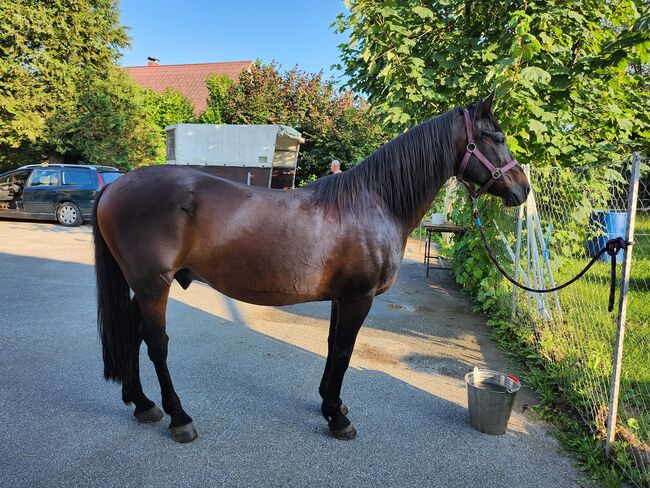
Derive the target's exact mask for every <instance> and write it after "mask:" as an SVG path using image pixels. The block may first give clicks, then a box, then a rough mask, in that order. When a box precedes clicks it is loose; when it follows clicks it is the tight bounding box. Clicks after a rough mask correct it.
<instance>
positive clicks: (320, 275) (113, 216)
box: [93, 97, 529, 442]
mask: <svg viewBox="0 0 650 488" xmlns="http://www.w3.org/2000/svg"><path fill="white" fill-rule="evenodd" d="M491 105H492V97H489V98H488V99H487V100H485V101H479V102H477V103H475V104H473V105H471V106H470V107H468V113H469V117H468V118H467V124H468V127H466V125H465V124H466V123H465V121H464V117H465V116H464V113H465V109H453V110H450V111H449V112H446V113H444V114H442V115H440V116H438V117H435V118H433V119H431V120H429V121H427V122H424V123H423V124H420V125H418V126H417V127H415V128H413V129H411V130H409V131H408V132H406V133H404V134H402V135H400V136H399V137H397V138H396V139H394V140H392V141H390V142H389V143H387V144H385V145H384V146H382V147H381V148H380V149H378V150H377V151H376V152H374V153H373V154H371V155H370V156H368V158H367V159H366V160H365V161H363V162H362V163H360V164H359V165H357V166H355V167H354V168H352V169H350V170H348V171H346V172H344V173H341V174H337V175H331V176H327V177H325V178H322V179H320V180H318V181H316V182H314V183H312V184H311V185H309V186H307V187H304V188H300V189H296V190H291V191H286V190H269V189H264V188H257V187H252V186H245V185H241V184H237V183H233V182H230V181H227V180H224V179H221V178H217V177H214V176H210V175H208V174H206V173H203V172H201V171H198V170H194V169H190V168H184V167H174V166H154V167H146V168H142V169H138V170H135V171H132V172H130V173H128V174H127V175H125V176H123V177H122V178H120V179H118V180H117V181H115V182H114V183H112V184H111V185H109V186H108V187H106V188H105V189H104V191H103V192H102V193H100V195H99V196H98V198H97V202H96V204H95V205H96V207H95V215H96V219H95V223H94V226H93V233H94V238H95V257H96V272H97V288H98V321H99V330H100V335H101V340H102V346H103V359H104V376H105V377H106V379H108V380H114V381H117V382H121V383H122V399H123V400H124V402H125V403H127V404H129V403H133V404H135V412H134V415H135V416H136V418H137V419H138V420H139V421H141V422H156V421H158V420H160V419H161V418H162V417H163V413H162V412H161V411H160V409H158V407H156V406H155V404H154V403H153V402H152V401H151V400H149V398H147V396H145V394H144V392H143V391H142V386H141V384H140V375H139V364H138V362H139V360H138V357H139V350H140V344H141V342H142V340H144V341H145V343H146V344H147V351H148V355H149V358H150V359H151V361H152V362H153V364H154V367H155V369H156V373H157V376H158V380H159V382H160V388H161V393H162V407H163V409H164V411H165V412H166V413H167V414H169V415H170V416H171V424H170V429H171V432H172V437H173V438H174V440H176V441H178V442H189V441H192V440H193V439H195V438H196V436H197V433H196V429H195V428H194V425H193V423H192V419H191V418H190V416H189V415H188V414H187V413H185V411H184V410H183V407H182V406H181V401H180V399H179V398H178V395H176V393H175V391H174V387H173V385H172V380H171V376H170V373H169V371H168V369H167V362H166V360H167V343H168V337H167V334H166V332H165V311H166V308H167V299H168V296H169V289H170V286H171V284H172V282H173V281H174V280H177V281H178V282H179V283H180V284H181V286H183V287H184V288H187V287H188V286H189V285H190V283H191V282H192V281H193V280H200V281H203V282H205V283H208V284H210V285H211V286H212V287H214V288H215V289H217V290H218V291H220V292H221V293H223V294H225V295H227V296H229V297H232V298H234V299H237V300H242V301H244V302H249V303H254V304H258V305H274V306H276V305H288V304H294V303H301V302H309V301H319V300H329V301H331V302H332V314H331V319H330V328H329V339H328V355H327V361H326V363H325V371H324V373H323V378H322V381H321V383H320V388H319V392H320V395H321V397H322V413H323V416H324V417H325V418H326V419H327V421H328V425H329V430H330V432H331V434H332V435H333V436H334V437H336V438H340V439H351V438H353V437H354V436H355V434H356V431H355V429H354V427H353V426H352V425H351V424H350V421H349V420H348V418H347V408H346V407H345V406H344V405H343V404H342V402H341V398H340V392H341V385H342V383H343V376H344V374H345V371H346V370H347V368H348V364H349V361H350V357H351V355H352V350H353V348H354V343H355V339H356V337H357V332H358V331H359V328H360V327H361V324H362V323H363V321H364V319H365V318H366V315H367V314H368V311H369V310H370V306H371V305H372V301H373V299H374V297H375V296H376V295H379V294H380V293H384V292H385V291H386V290H388V289H389V288H390V287H391V285H392V284H393V283H394V281H395V278H396V277H397V272H398V270H399V268H400V264H401V262H402V257H403V254H404V248H405V245H406V240H407V237H408V235H409V234H410V232H411V231H412V230H413V229H414V228H415V227H416V225H417V224H418V223H419V221H420V220H421V218H422V216H423V215H424V214H425V212H426V211H427V209H428V208H429V206H430V205H431V202H432V200H433V199H434V197H435V196H436V194H437V193H438V191H439V189H440V188H441V186H442V185H443V184H444V183H445V182H446V181H447V180H448V179H449V178H450V177H451V176H453V175H454V174H457V173H458V171H459V169H460V168H459V166H460V165H461V159H463V155H464V154H466V148H467V146H468V138H470V137H471V134H472V132H471V131H473V134H474V137H475V146H474V147H476V148H478V149H480V151H481V152H482V153H483V154H484V155H485V156H486V157H487V158H488V159H489V160H490V161H491V162H492V163H494V166H496V167H498V168H501V167H504V165H507V164H510V165H511V166H512V171H508V172H507V173H504V174H503V175H499V177H498V179H496V180H495V181H494V182H493V184H492V185H491V186H490V189H489V193H491V194H493V195H496V196H499V197H502V198H503V202H504V203H505V204H506V205H510V206H514V205H519V204H521V203H522V202H524V200H525V199H526V197H527V194H528V191H529V185H528V181H527V179H526V177H525V175H524V172H523V171H522V169H521V168H520V167H519V166H516V167H515V163H514V162H512V161H513V160H512V156H511V154H510V151H509V149H508V147H507V145H506V144H505V139H504V136H503V134H502V133H501V129H500V127H499V124H498V122H497V120H496V119H495V117H494V116H493V115H492V114H491ZM470 118H471V122H470ZM470 126H471V127H470ZM466 129H467V131H466ZM469 146H472V145H471V144H469ZM508 161H510V163H508ZM462 166H463V167H462V169H463V170H464V174H463V176H464V180H465V181H466V182H471V183H475V184H478V185H483V184H485V183H486V182H489V180H490V179H491V178H492V177H493V173H491V171H490V170H488V169H487V168H486V167H485V166H484V165H483V164H480V161H479V160H478V158H476V157H475V155H473V153H472V155H471V157H470V159H469V161H465V162H464V163H463V165H462ZM461 173H462V171H461Z"/></svg>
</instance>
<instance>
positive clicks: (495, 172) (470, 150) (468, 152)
mask: <svg viewBox="0 0 650 488" xmlns="http://www.w3.org/2000/svg"><path fill="white" fill-rule="evenodd" d="M463 115H464V117H465V130H466V131H467V149H465V156H463V160H462V161H461V163H460V168H458V174H457V175H456V179H457V180H458V181H460V182H462V183H463V184H464V185H465V186H466V187H467V190H468V191H469V194H470V195H471V196H472V197H473V198H478V197H480V196H481V195H483V194H484V193H485V192H487V191H488V189H489V188H490V187H491V186H492V185H493V184H494V182H495V181H497V180H498V179H499V178H501V177H502V176H503V175H504V174H505V173H506V172H508V171H510V170H511V169H512V168H514V167H515V166H516V165H517V160H516V159H513V160H512V161H510V162H509V163H508V164H506V165H505V166H503V167H501V168H497V167H496V166H494V165H493V164H492V163H491V162H490V160H489V159H488V158H486V157H485V155H484V154H483V153H482V152H481V151H480V150H479V148H478V147H476V143H475V142H474V134H473V133H472V121H471V119H470V118H469V112H468V111H467V109H465V108H464V109H463ZM472 155H474V156H476V159H478V160H479V161H480V162H481V163H483V166H485V167H486V168H487V169H488V170H489V171H490V173H491V174H492V177H491V178H490V179H489V180H488V181H487V182H486V183H484V184H483V186H482V187H480V188H479V189H478V191H476V190H475V189H474V188H473V187H472V185H471V183H469V182H467V181H465V180H463V173H465V168H467V164H468V163H469V160H470V158H471V157H472Z"/></svg>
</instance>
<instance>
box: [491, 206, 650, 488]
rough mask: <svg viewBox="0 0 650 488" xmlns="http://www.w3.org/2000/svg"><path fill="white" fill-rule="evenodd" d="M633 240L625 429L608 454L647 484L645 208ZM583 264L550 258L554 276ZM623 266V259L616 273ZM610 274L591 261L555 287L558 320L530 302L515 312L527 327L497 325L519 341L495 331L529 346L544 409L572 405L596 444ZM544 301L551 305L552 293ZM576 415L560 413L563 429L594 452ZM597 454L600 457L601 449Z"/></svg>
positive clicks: (603, 412)
mask: <svg viewBox="0 0 650 488" xmlns="http://www.w3.org/2000/svg"><path fill="white" fill-rule="evenodd" d="M635 240H636V242H637V243H636V245H635V247H634V250H633V254H632V256H633V261H632V270H631V273H630V291H629V294H628V308H627V325H626V336H625V342H624V348H623V361H622V374H621V386H620V402H619V417H620V420H619V425H620V426H621V427H623V428H622V429H620V430H619V433H620V434H619V436H620V437H619V441H618V442H617V443H616V444H615V447H614V453H613V459H614V460H615V462H616V463H617V464H618V465H619V467H620V468H621V469H622V471H623V472H624V473H625V475H626V476H627V477H629V478H630V479H631V480H633V481H634V482H635V483H637V484H639V485H641V486H645V485H648V484H650V461H647V463H646V461H645V460H644V459H641V460H640V459H639V452H641V454H643V452H644V451H643V450H644V449H645V448H647V446H648V445H650V367H649V365H650V288H649V287H650V216H648V215H647V214H641V215H640V216H638V217H637V224H636V236H635ZM586 263H587V261H586V259H584V258H583V259H577V258H576V259H574V258H556V259H555V260H554V262H553V268H554V269H555V270H556V271H554V277H555V281H556V282H557V283H562V282H565V281H567V280H568V279H570V278H571V277H573V276H575V275H576V274H577V273H578V271H580V270H581V269H582V268H583V267H584V265H585V264H586ZM620 269H621V266H619V275H618V279H620ZM609 280H610V264H609V263H605V262H599V263H596V264H595V265H594V266H593V267H592V268H591V269H590V270H589V271H588V273H587V274H586V275H585V276H584V277H583V278H582V279H580V280H578V282H576V283H575V284H573V285H571V286H570V287H568V288H567V289H565V290H562V291H561V292H559V294H558V298H559V301H560V304H561V310H562V319H561V320H558V319H557V317H554V320H552V321H549V322H546V321H543V320H538V319H535V318H533V316H534V315H536V313H535V310H534V309H533V310H532V312H529V313H528V314H523V315H520V320H521V321H522V322H524V323H525V324H527V325H528V326H529V327H523V328H522V327H521V326H514V325H512V324H509V325H505V326H504V325H503V324H501V325H500V327H501V328H506V329H509V332H510V334H512V332H513V330H516V329H518V333H519V334H520V336H519V339H520V340H519V341H518V342H516V343H512V342H511V341H509V340H508V339H507V337H508V336H507V335H505V334H503V331H501V334H499V333H497V336H498V338H499V340H500V342H501V343H502V345H505V346H507V347H508V348H510V349H511V350H512V348H513V346H514V349H515V350H519V351H521V350H528V349H530V350H529V351H528V355H527V356H525V357H524V359H525V360H526V361H528V362H530V360H532V359H538V360H539V363H538V364H536V365H535V367H533V368H532V369H531V371H532V372H533V373H531V374H533V378H534V383H535V384H536V386H537V389H538V391H539V392H540V394H541V396H542V399H543V404H544V405H545V407H544V409H543V412H544V413H545V414H546V415H551V416H558V409H557V408H556V407H557V405H558V404H561V406H562V408H561V409H560V410H561V411H564V412H567V411H573V412H575V413H576V414H577V415H578V416H579V417H581V418H582V421H583V422H585V421H586V423H587V425H588V427H589V428H590V431H591V433H590V434H589V435H592V436H595V437H596V438H598V439H599V440H600V445H601V446H602V440H603V436H604V429H605V420H604V419H605V418H606V416H607V411H608V400H609V384H610V378H611V373H612V358H613V356H614V343H615V340H616V317H617V312H618V300H619V292H618V286H617V289H616V305H615V308H614V310H613V311H612V312H608V311H607V303H608V299H609ZM519 297H520V300H519V303H520V305H525V304H526V303H527V301H528V298H527V295H526V294H524V293H521V294H519ZM524 308H526V307H525V306H524ZM547 308H548V309H553V303H552V297H550V296H549V302H548V306H547ZM522 334H523V335H522ZM522 348H523V349H522ZM559 398H561V401H559V402H558V399H559ZM549 412H550V413H549ZM565 417H566V418H565ZM575 421H576V419H575V418H573V417H572V416H571V415H569V416H566V415H565V416H564V417H563V416H560V417H559V420H557V422H558V423H559V424H561V425H563V428H564V430H565V431H566V429H567V426H571V428H569V429H568V432H569V433H570V434H568V435H569V437H571V438H573V439H574V440H575V439H578V440H576V441H575V442H576V443H577V446H578V447H579V448H580V449H585V452H592V451H593V446H592V442H591V440H593V439H591V438H590V437H589V435H588V434H585V435H581V436H577V434H576V433H575V429H574V428H573V427H574V426H573V422H575ZM565 440H566V439H565ZM589 446H591V447H589ZM573 447H576V446H573ZM639 449H640V450H639ZM648 452H650V451H648ZM643 455H644V456H645V455H646V454H643ZM598 456H600V460H601V461H600V463H601V464H602V459H603V458H602V453H599V454H598ZM587 457H588V456H587ZM582 460H583V462H587V464H588V465H589V466H592V469H593V465H594V463H593V460H592V459H587V460H585V458H584V456H583V459H582ZM639 468H640V469H639ZM603 469H605V468H603ZM596 471H598V470H596ZM601 471H602V470H601ZM598 477H599V478H600V479H601V481H603V482H605V484H606V485H608V486H618V485H617V484H616V483H617V482H618V481H620V480H618V479H617V477H616V476H613V475H612V473H611V472H610V471H609V470H608V469H605V470H604V471H602V472H600V473H599V476H598ZM606 480H609V481H606Z"/></svg>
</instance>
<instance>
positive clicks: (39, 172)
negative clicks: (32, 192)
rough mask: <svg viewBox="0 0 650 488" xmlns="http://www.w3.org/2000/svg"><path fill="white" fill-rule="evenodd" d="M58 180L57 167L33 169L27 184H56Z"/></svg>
mask: <svg viewBox="0 0 650 488" xmlns="http://www.w3.org/2000/svg"><path fill="white" fill-rule="evenodd" d="M60 181H61V180H60V178H59V170H58V169H35V170H34V174H33V176H32V181H31V183H30V184H29V186H58V185H59V184H60V183H59V182H60Z"/></svg>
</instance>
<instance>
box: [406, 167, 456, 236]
mask: <svg viewBox="0 0 650 488" xmlns="http://www.w3.org/2000/svg"><path fill="white" fill-rule="evenodd" d="M450 177H451V176H450ZM450 177H447V178H446V179H445V180H444V181H442V183H440V182H438V184H432V185H431V186H430V187H428V190H429V191H428V192H427V193H426V196H425V197H424V198H423V199H422V201H421V202H420V203H419V204H418V205H416V207H415V208H414V210H413V215H412V216H411V217H410V218H408V219H407V220H406V221H405V222H404V232H405V233H406V235H408V234H410V233H411V232H413V230H414V229H415V228H416V227H417V226H418V225H420V222H421V221H422V218H423V217H424V215H425V214H426V213H427V212H428V211H429V209H430V208H431V204H432V203H433V200H434V199H435V198H436V196H437V195H438V193H440V189H441V188H442V187H443V186H444V184H445V183H446V182H447V181H448V180H449V178H450Z"/></svg>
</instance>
